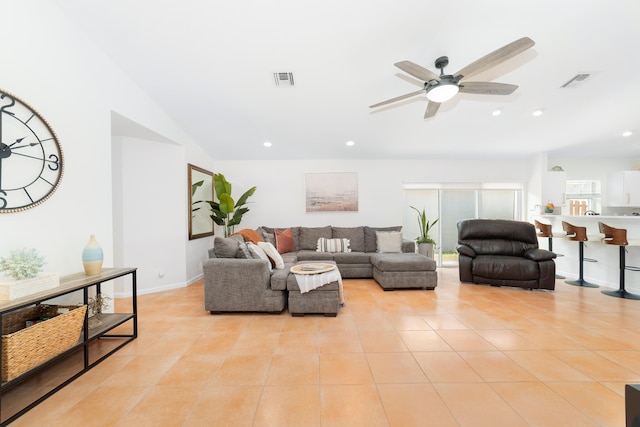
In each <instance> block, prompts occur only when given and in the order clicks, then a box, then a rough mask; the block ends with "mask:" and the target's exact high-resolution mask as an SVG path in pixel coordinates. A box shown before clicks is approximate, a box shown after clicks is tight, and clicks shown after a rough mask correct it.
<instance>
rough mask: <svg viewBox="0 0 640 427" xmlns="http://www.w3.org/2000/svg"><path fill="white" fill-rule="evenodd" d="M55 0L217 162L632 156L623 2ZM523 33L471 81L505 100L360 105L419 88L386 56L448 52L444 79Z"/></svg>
mask: <svg viewBox="0 0 640 427" xmlns="http://www.w3.org/2000/svg"><path fill="white" fill-rule="evenodd" d="M56 1H57V3H58V4H59V5H60V7H62V9H63V10H64V11H66V12H67V13H68V14H69V15H70V16H71V18H72V19H74V20H75V21H77V22H78V24H79V25H81V27H82V28H83V29H84V30H85V31H86V32H87V33H88V35H89V37H91V38H92V39H94V40H95V41H96V43H98V45H100V46H101V47H102V48H103V49H104V51H105V52H106V53H107V54H108V55H109V56H110V57H111V58H112V59H113V60H114V61H115V62H116V63H118V64H119V65H120V67H122V69H123V70H124V71H125V72H126V73H127V74H128V75H129V76H131V78H132V79H134V80H135V81H136V82H137V83H138V84H139V86H140V87H141V88H143V90H145V91H146V92H147V93H148V94H149V95H150V96H151V97H152V98H154V99H155V100H156V102H157V103H158V104H159V105H161V106H162V107H163V108H164V109H165V110H166V111H167V112H168V113H169V115H170V116H172V117H173V118H174V119H175V121H176V122H177V123H179V124H180V125H181V126H182V127H183V128H184V129H185V130H186V131H187V132H188V133H189V134H190V135H191V136H192V137H193V138H194V139H195V140H196V141H197V142H199V143H200V144H202V146H203V147H204V148H205V149H206V150H207V151H209V152H210V153H211V155H212V156H213V157H214V158H215V159H217V160H233V159H238V160H240V159H243V160H247V159H311V158H323V159H325V158H346V159H348V158H358V159H367V158H371V159H418V158H462V157H464V158H522V157H528V156H531V155H533V154H534V153H537V152H540V151H548V152H549V153H550V156H555V157H565V156H589V157H593V156H602V157H613V156H625V157H639V156H640V114H639V113H638V103H639V99H640V79H639V77H640V54H639V52H640V47H639V44H640V24H639V23H640V2H639V1H637V0H608V1H606V2H605V1H601V0H564V1H561V0H519V1H513V0H458V1H455V2H443V1H437V2H436V1H433V0H394V1H389V0H386V1H382V0H348V1H345V0H323V1H310V0H280V1H278V2H267V1H264V0H244V1H218V0H215V1H207V0H182V1H179V2H178V1H175V0H173V1H168V0H133V1H132V0H94V1H86V0H56ZM523 36H528V37H530V38H531V39H533V40H534V41H535V42H536V45H535V46H534V47H533V48H532V49H530V50H528V51H526V52H525V53H523V54H521V55H519V56H517V57H516V58H513V59H511V60H509V61H507V62H505V63H503V64H501V65H500V66H499V67H497V68H494V69H493V70H491V71H488V72H485V73H483V74H480V75H478V76H475V77H474V78H473V79H472V80H475V81H482V80H485V81H488V80H492V81H497V82H503V83H512V84H517V85H519V86H520V87H519V89H518V90H516V92H515V93H514V94H512V95H508V96H489V95H470V94H458V95H457V96H456V98H454V99H453V100H452V101H449V102H447V103H445V104H443V105H442V107H441V108H440V111H439V112H438V114H437V115H436V116H435V117H434V118H431V119H427V120H425V119H423V115H424V110H425V108H426V104H427V102H426V98H425V97H424V95H420V96H416V97H414V98H411V99H409V100H405V101H401V102H398V103H396V104H392V105H389V106H385V107H382V108H379V109H377V110H372V109H370V108H368V106H369V105H371V104H375V103H377V102H380V101H383V100H386V99H389V98H393V97H395V96H398V95H402V94H405V93H409V92H413V91H416V90H418V89H420V87H421V82H418V81H416V80H415V79H414V78H412V77H410V76H408V75H407V74H406V73H404V72H402V71H401V70H399V69H398V68H396V67H394V66H393V64H394V63H396V62H398V61H402V60H409V61H412V62H415V63H417V64H420V65H422V66H424V67H426V68H428V69H430V70H432V71H434V72H435V71H437V70H436V69H435V67H434V65H433V62H434V60H435V59H436V58H437V57H439V56H442V55H447V56H448V57H449V67H448V68H447V69H446V71H447V72H450V73H453V72H455V71H457V70H459V69H461V68H463V67H464V66H466V65H467V64H469V63H471V62H472V61H475V60H476V59H478V58H480V57H482V56H484V55H486V54H487V53H489V52H491V51H493V50H495V49H497V48H500V47H502V46H504V45H506V44H507V43H510V42H511V41H514V40H516V39H518V38H520V37H523ZM274 72H292V73H293V74H294V78H295V87H280V88H277V87H276V85H275V83H274V78H273V73H274ZM580 72H593V73H594V75H593V76H592V78H591V79H590V80H588V81H586V82H585V83H584V85H583V86H581V87H579V88H575V89H562V88H561V86H562V85H563V84H564V83H566V82H567V81H568V80H569V79H571V78H572V77H573V76H575V75H576V74H577V73H580ZM497 108H500V109H502V115H500V116H498V117H493V116H492V115H491V112H492V111H493V110H495V109H497ZM536 109H542V110H543V111H544V114H543V115H542V116H540V117H536V118H534V117H533V116H532V114H531V113H532V112H533V111H534V110H536ZM627 130H631V131H634V134H633V135H632V136H630V137H626V138H623V137H622V136H621V134H622V132H623V131H627ZM348 140H353V141H355V143H356V144H355V145H354V146H353V147H347V146H346V145H345V143H346V141H348ZM265 141H270V142H272V143H273V146H272V147H271V148H265V147H264V146H263V145H262V144H263V142H265Z"/></svg>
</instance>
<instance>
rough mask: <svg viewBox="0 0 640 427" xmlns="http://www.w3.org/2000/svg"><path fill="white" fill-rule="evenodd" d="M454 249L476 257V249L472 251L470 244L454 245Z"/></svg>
mask: <svg viewBox="0 0 640 427" xmlns="http://www.w3.org/2000/svg"><path fill="white" fill-rule="evenodd" d="M456 250H457V251H458V253H459V254H461V255H466V256H468V257H471V258H475V257H476V251H474V250H473V248H471V246H467V245H458V246H457V247H456Z"/></svg>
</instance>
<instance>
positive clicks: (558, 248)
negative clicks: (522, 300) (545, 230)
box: [532, 215, 640, 294]
mask: <svg viewBox="0 0 640 427" xmlns="http://www.w3.org/2000/svg"><path fill="white" fill-rule="evenodd" d="M532 220H538V221H540V222H542V223H547V224H551V227H552V230H553V236H554V237H553V251H554V252H555V253H557V254H559V255H562V256H558V258H556V271H557V273H558V274H561V275H563V276H566V277H567V279H575V278H577V277H578V272H579V261H578V242H574V241H570V240H567V239H565V237H564V236H565V235H566V233H565V232H564V230H563V229H562V221H566V222H568V223H570V224H572V225H575V226H579V227H587V236H588V239H589V241H587V242H585V249H584V256H585V258H591V259H595V260H596V262H585V263H584V279H585V280H586V281H588V282H591V283H595V284H597V285H600V286H601V287H603V288H604V289H605V290H606V289H607V288H610V289H618V286H619V284H620V276H619V274H620V267H619V249H618V246H616V245H608V244H605V243H603V242H602V238H603V237H604V235H603V234H601V233H600V230H599V228H598V222H603V223H605V224H607V225H609V226H611V227H615V228H625V229H626V230H627V240H628V241H629V246H627V254H626V265H627V266H636V267H640V216H622V215H582V216H574V215H535V216H533V217H532ZM539 243H540V247H541V248H547V247H548V242H547V239H546V238H543V237H540V238H539ZM625 277H626V289H627V290H628V291H629V292H633V293H636V294H640V272H634V271H630V270H627V271H626V275H625Z"/></svg>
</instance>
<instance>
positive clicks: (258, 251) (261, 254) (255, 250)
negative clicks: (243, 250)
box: [247, 242, 272, 271]
mask: <svg viewBox="0 0 640 427" xmlns="http://www.w3.org/2000/svg"><path fill="white" fill-rule="evenodd" d="M247 247H248V248H249V252H251V256H253V257H254V258H256V259H263V260H265V261H267V264H269V271H271V270H272V266H271V261H269V257H268V256H267V254H266V253H265V251H264V250H263V249H262V248H261V247H260V246H258V245H256V244H255V243H251V242H247Z"/></svg>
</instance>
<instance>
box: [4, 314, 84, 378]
mask: <svg viewBox="0 0 640 427" xmlns="http://www.w3.org/2000/svg"><path fill="white" fill-rule="evenodd" d="M58 308H68V309H69V311H68V312H66V313H62V314H58ZM86 312H87V306H86V305H82V306H59V305H36V306H33V307H28V308H25V309H24V310H19V311H16V312H13V313H9V314H6V315H4V316H2V381H3V382H5V381H11V380H12V379H14V378H17V377H19V376H20V375H22V374H23V373H25V372H27V371H29V370H30V369H33V368H35V367H36V366H38V365H41V364H42V363H44V362H46V361H47V360H49V359H52V358H54V357H55V356H57V355H59V354H60V353H62V352H64V351H65V350H68V349H69V348H71V347H73V346H74V345H76V344H78V342H79V339H80V333H81V332H82V326H83V324H84V318H85V314H86ZM40 316H46V317H51V319H48V320H45V321H42V322H39V323H36V324H34V325H33V326H30V327H28V328H25V322H26V321H27V320H30V319H34V318H38V317H40Z"/></svg>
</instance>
